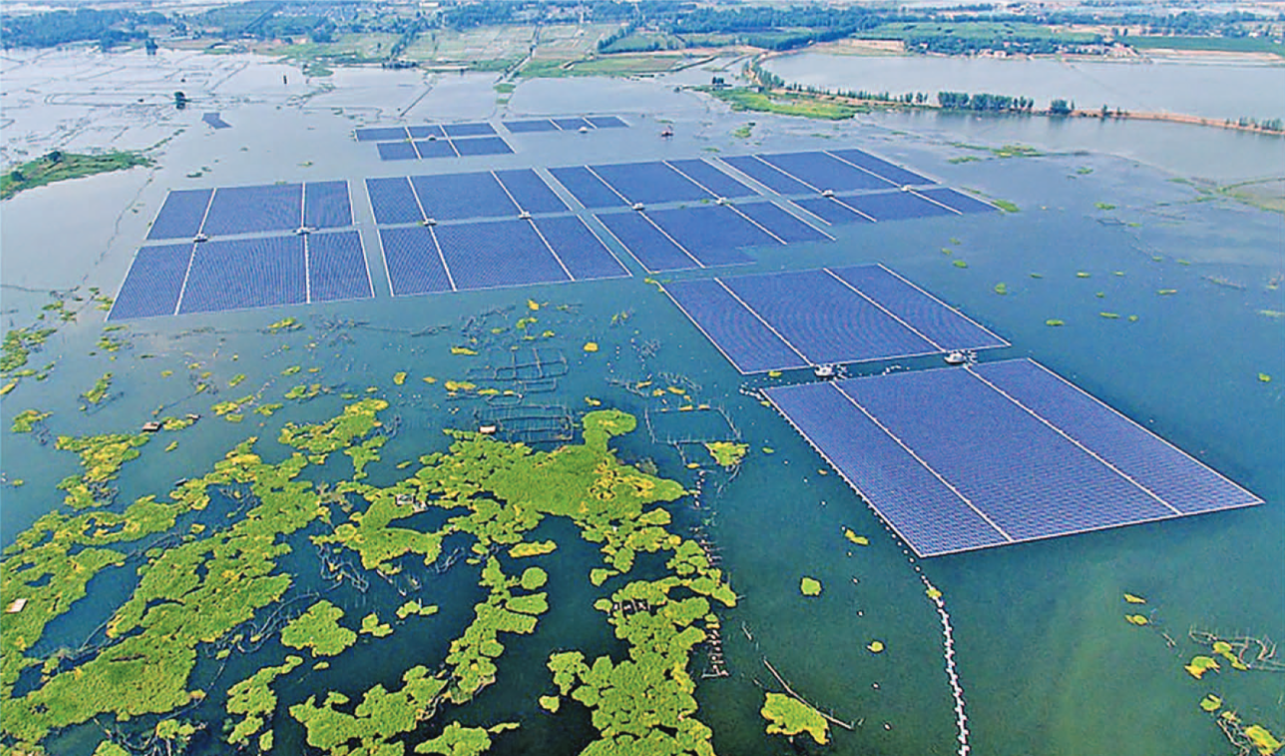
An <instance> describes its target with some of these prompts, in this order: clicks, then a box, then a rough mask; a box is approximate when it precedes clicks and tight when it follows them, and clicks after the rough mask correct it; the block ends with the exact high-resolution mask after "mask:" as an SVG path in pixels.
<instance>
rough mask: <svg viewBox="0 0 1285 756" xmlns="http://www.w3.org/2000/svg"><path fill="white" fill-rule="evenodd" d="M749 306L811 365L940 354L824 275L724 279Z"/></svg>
mask: <svg viewBox="0 0 1285 756" xmlns="http://www.w3.org/2000/svg"><path fill="white" fill-rule="evenodd" d="M723 282H724V283H725V284H726V285H727V287H728V288H729V289H731V290H732V292H733V293H735V294H736V295H737V296H738V297H740V299H741V300H742V301H743V302H745V304H746V305H747V306H748V307H749V308H750V309H752V310H754V311H755V312H756V313H758V314H759V315H760V316H762V318H763V319H764V320H766V321H767V322H768V323H771V324H772V326H773V327H774V328H775V329H776V331H777V333H779V334H780V335H781V337H782V338H784V339H785V340H786V341H787V342H788V343H790V344H792V345H793V346H794V347H795V349H797V350H798V351H800V352H802V353H803V354H804V355H805V356H806V357H807V358H808V359H809V360H811V361H812V362H813V363H817V364H823V363H831V362H862V361H867V360H878V359H887V358H891V357H905V356H910V355H916V354H929V353H933V352H937V351H940V350H938V349H936V348H935V347H933V346H932V344H930V343H928V341H926V340H925V339H923V338H922V337H920V336H918V335H916V334H915V333H914V332H913V331H911V330H910V329H909V328H906V327H905V326H903V325H901V324H900V323H898V322H897V321H896V320H895V319H893V318H892V317H890V316H888V315H887V314H886V313H885V312H883V311H882V310H880V309H879V308H878V307H876V306H875V305H873V304H871V303H870V302H869V301H867V300H866V299H864V298H863V297H861V296H859V295H857V294H856V293H854V292H853V291H852V290H851V289H850V288H848V287H847V286H845V285H844V284H843V283H842V282H840V281H838V280H837V279H835V278H834V277H833V276H831V275H830V274H829V273H827V272H825V271H823V270H805V271H792V272H787V273H771V274H766V275H755V276H742V277H737V278H726V279H723Z"/></svg>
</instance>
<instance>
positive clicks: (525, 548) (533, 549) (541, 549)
mask: <svg viewBox="0 0 1285 756" xmlns="http://www.w3.org/2000/svg"><path fill="white" fill-rule="evenodd" d="M557 548H558V544H556V543H554V542H553V541H536V542H534V543H527V542H522V543H518V544H514V545H513V546H512V547H511V548H510V549H509V556H510V557H512V558H514V559H521V558H522V557H531V556H543V555H544V554H552V553H553V552H554V551H555V550H556V549H557Z"/></svg>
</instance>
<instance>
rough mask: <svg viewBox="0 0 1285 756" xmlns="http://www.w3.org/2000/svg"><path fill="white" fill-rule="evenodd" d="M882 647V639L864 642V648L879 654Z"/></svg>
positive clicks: (881, 651)
mask: <svg viewBox="0 0 1285 756" xmlns="http://www.w3.org/2000/svg"><path fill="white" fill-rule="evenodd" d="M883 649H884V645H883V641H878V640H872V641H870V642H869V643H867V644H866V650H867V651H869V652H870V653H872V654H881V653H883Z"/></svg>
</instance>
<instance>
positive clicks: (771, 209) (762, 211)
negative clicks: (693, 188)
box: [736, 201, 834, 244]
mask: <svg viewBox="0 0 1285 756" xmlns="http://www.w3.org/2000/svg"><path fill="white" fill-rule="evenodd" d="M736 209H737V210H739V211H740V212H741V213H742V214H744V215H745V217H747V218H749V219H751V220H753V221H754V222H755V223H757V224H759V225H760V226H762V227H763V228H765V229H767V230H768V231H770V232H772V234H773V235H774V236H776V238H778V239H780V240H781V241H783V242H785V243H786V244H793V243H795V242H814V241H834V237H832V236H830V235H829V234H827V233H825V232H824V231H818V230H817V229H815V228H813V227H812V226H810V225H808V224H807V223H804V222H803V221H801V220H799V219H798V218H796V217H795V216H793V215H791V214H790V213H788V212H786V211H785V210H783V209H781V208H780V207H779V206H778V205H776V204H774V203H772V202H767V201H763V202H744V203H741V204H738V205H736Z"/></svg>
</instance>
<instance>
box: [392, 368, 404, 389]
mask: <svg viewBox="0 0 1285 756" xmlns="http://www.w3.org/2000/svg"><path fill="white" fill-rule="evenodd" d="M405 383H406V373H405V371H402V372H399V373H393V384H394V385H397V386H401V385H403V384H405Z"/></svg>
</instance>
